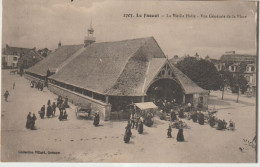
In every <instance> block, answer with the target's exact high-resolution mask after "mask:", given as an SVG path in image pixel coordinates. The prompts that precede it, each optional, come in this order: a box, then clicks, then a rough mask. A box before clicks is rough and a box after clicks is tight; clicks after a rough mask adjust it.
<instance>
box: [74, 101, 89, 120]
mask: <svg viewBox="0 0 260 167" xmlns="http://www.w3.org/2000/svg"><path fill="white" fill-rule="evenodd" d="M75 114H76V117H77V118H85V119H91V103H88V104H77V105H76V109H75Z"/></svg>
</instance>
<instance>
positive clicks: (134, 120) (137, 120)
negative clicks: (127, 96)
mask: <svg viewBox="0 0 260 167" xmlns="http://www.w3.org/2000/svg"><path fill="white" fill-rule="evenodd" d="M143 124H144V118H143V116H142V114H140V113H138V112H136V111H132V113H131V115H130V119H129V120H128V122H127V126H126V127H125V135H124V141H125V143H128V142H129V141H130V137H131V136H132V131H131V129H135V130H137V131H138V133H139V134H142V133H143V130H144V129H143Z"/></svg>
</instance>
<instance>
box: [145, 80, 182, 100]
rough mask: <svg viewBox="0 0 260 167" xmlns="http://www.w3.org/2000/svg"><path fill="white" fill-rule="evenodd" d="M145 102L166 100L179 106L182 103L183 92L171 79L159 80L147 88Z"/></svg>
mask: <svg viewBox="0 0 260 167" xmlns="http://www.w3.org/2000/svg"><path fill="white" fill-rule="evenodd" d="M146 94H147V97H146V100H145V101H158V100H163V101H164V100H167V101H173V100H174V99H175V102H176V103H178V104H181V103H182V101H183V90H182V88H181V86H180V85H179V84H178V83H177V82H176V81H174V80H172V79H159V80H157V81H155V82H154V83H152V84H151V85H150V87H149V88H148V90H147V92H146Z"/></svg>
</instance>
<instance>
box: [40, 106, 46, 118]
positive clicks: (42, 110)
mask: <svg viewBox="0 0 260 167" xmlns="http://www.w3.org/2000/svg"><path fill="white" fill-rule="evenodd" d="M44 115H45V105H43V106H42V108H41V112H40V117H41V119H44Z"/></svg>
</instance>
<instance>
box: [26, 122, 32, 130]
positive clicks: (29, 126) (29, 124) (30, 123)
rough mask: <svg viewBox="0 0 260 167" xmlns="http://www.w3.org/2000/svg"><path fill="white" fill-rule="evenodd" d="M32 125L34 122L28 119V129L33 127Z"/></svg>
mask: <svg viewBox="0 0 260 167" xmlns="http://www.w3.org/2000/svg"><path fill="white" fill-rule="evenodd" d="M31 127H32V122H31V120H27V121H26V128H27V129H31Z"/></svg>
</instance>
